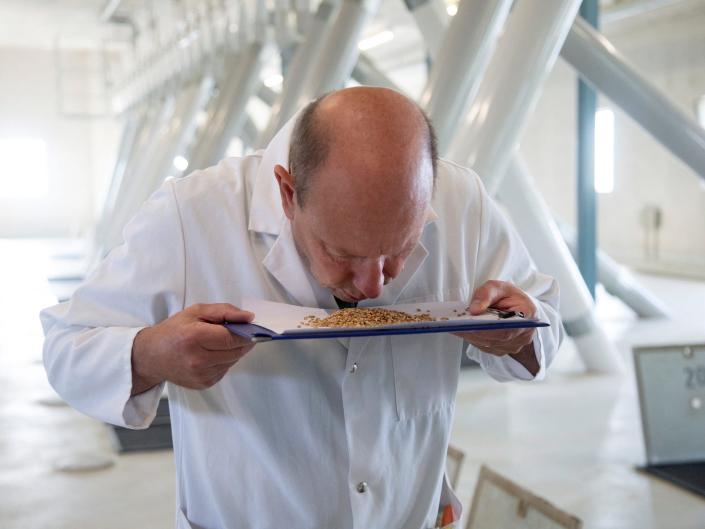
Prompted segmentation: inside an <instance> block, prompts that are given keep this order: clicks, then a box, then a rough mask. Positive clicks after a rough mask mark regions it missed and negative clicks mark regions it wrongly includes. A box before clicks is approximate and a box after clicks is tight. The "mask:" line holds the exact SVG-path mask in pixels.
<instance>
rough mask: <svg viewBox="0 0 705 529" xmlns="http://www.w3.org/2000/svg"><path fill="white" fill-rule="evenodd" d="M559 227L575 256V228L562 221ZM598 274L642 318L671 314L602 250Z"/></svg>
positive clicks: (600, 279)
mask: <svg viewBox="0 0 705 529" xmlns="http://www.w3.org/2000/svg"><path fill="white" fill-rule="evenodd" d="M558 228H559V229H560V231H561V234H562V235H563V239H564V240H565V242H566V244H567V245H568V248H569V249H570V252H571V253H572V254H573V257H575V255H576V236H575V229H574V228H573V227H572V226H568V225H567V224H565V223H560V222H559V223H558ZM597 276H598V280H599V281H600V283H602V286H604V287H605V290H607V292H609V293H610V294H612V295H613V296H616V297H618V298H619V299H621V300H622V302H624V304H625V305H627V306H628V307H629V308H630V309H632V310H633V311H634V312H635V313H636V314H637V316H639V317H640V318H666V317H668V316H669V310H668V308H667V307H666V306H665V305H664V304H663V302H662V301H661V300H659V299H658V298H657V297H656V296H655V295H654V294H652V293H651V292H649V291H648V290H647V289H646V288H645V287H643V286H642V285H640V284H639V283H638V282H637V280H636V279H635V278H634V275H633V274H632V273H631V272H630V271H629V270H628V269H627V268H626V267H625V266H622V265H620V264H619V263H617V262H616V261H615V260H614V259H612V258H611V257H610V256H609V255H607V254H606V253H605V252H603V251H602V250H598V251H597Z"/></svg>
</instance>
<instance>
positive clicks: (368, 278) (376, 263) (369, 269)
mask: <svg viewBox="0 0 705 529" xmlns="http://www.w3.org/2000/svg"><path fill="white" fill-rule="evenodd" d="M353 285H355V288H357V289H358V290H359V291H360V293H361V294H362V295H363V296H365V297H366V298H370V299H373V298H376V297H379V295H380V294H381V293H382V287H383V286H384V260H383V258H379V259H366V260H365V261H364V262H362V263H360V264H359V265H358V266H357V267H356V268H355V270H354V277H353Z"/></svg>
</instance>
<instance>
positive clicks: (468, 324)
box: [224, 318, 549, 343]
mask: <svg viewBox="0 0 705 529" xmlns="http://www.w3.org/2000/svg"><path fill="white" fill-rule="evenodd" d="M224 325H225V327H226V328H227V329H228V330H230V332H233V333H235V334H238V335H240V336H242V337H243V338H248V339H249V340H250V341H251V342H255V343H257V342H268V341H272V340H313V339H328V338H359V337H364V336H392V335H400V334H432V333H443V332H474V331H495V330H505V329H521V328H532V327H548V326H549V324H548V323H546V322H544V321H541V320H536V319H532V318H512V319H499V320H468V321H465V322H462V323H459V322H458V321H457V320H456V321H434V322H428V323H426V322H421V323H414V324H413V326H410V325H409V324H405V325H398V326H391V325H390V326H385V327H365V328H340V329H335V328H313V329H311V328H309V329H292V330H289V331H286V332H284V333H277V332H274V331H272V330H271V329H267V328H266V327H262V326H260V325H255V324H253V323H224Z"/></svg>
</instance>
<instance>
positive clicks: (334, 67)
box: [296, 0, 379, 108]
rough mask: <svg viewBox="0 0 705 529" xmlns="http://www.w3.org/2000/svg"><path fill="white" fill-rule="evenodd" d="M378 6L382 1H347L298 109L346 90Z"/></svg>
mask: <svg viewBox="0 0 705 529" xmlns="http://www.w3.org/2000/svg"><path fill="white" fill-rule="evenodd" d="M378 5H379V0H343V3H342V5H341V6H340V10H339V11H338V14H337V16H336V18H335V22H333V25H332V27H331V29H330V31H329V32H328V33H327V34H326V37H325V38H324V39H323V40H324V43H323V49H322V50H321V54H320V55H319V56H318V60H317V61H316V65H315V68H314V70H313V72H312V74H311V77H310V78H309V79H307V80H306V81H307V82H306V84H305V86H304V89H303V90H302V91H301V95H300V96H299V100H298V103H297V105H296V108H301V107H303V106H305V105H306V104H307V103H308V102H309V101H311V100H312V99H314V98H316V97H318V96H320V95H321V94H324V93H325V92H329V91H331V90H334V89H337V88H342V87H343V85H344V84H345V81H347V80H348V78H349V77H350V74H351V73H352V70H353V68H354V67H355V63H356V62H357V57H358V55H359V49H358V43H359V41H360V37H361V35H362V31H363V30H364V28H365V25H366V24H367V22H368V20H369V19H370V18H372V16H373V15H374V13H375V12H376V11H377V7H378Z"/></svg>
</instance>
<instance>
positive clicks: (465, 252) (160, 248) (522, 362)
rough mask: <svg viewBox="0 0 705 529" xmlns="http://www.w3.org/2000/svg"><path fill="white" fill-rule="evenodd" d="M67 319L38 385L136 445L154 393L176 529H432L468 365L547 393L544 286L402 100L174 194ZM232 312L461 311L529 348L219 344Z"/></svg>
mask: <svg viewBox="0 0 705 529" xmlns="http://www.w3.org/2000/svg"><path fill="white" fill-rule="evenodd" d="M124 235H125V244H124V245H123V246H121V247H118V248H117V249H115V250H114V251H113V252H112V253H111V254H110V255H109V256H108V257H107V259H106V260H105V261H104V262H103V263H102V265H101V266H100V267H99V268H98V270H97V271H96V272H95V273H94V274H93V275H92V276H91V277H90V278H89V279H88V280H87V281H86V283H85V284H84V285H83V286H81V287H80V288H79V289H78V290H77V291H76V293H75V294H74V296H73V298H72V300H71V302H70V303H68V304H63V305H58V306H56V307H52V308H50V309H47V310H45V311H44V312H43V314H42V320H43V324H44V328H45V332H46V335H47V339H46V344H45V365H46V369H47V373H48V375H49V379H50V381H51V383H52V384H53V386H54V387H55V388H56V389H57V391H58V392H59V393H60V394H61V395H62V396H63V398H64V399H66V401H67V402H69V403H70V404H71V405H73V406H74V407H76V408H77V409H79V410H81V411H83V412H84V413H87V414H88V415H91V416H93V417H96V418H98V419H100V420H104V421H108V422H111V423H113V424H118V425H122V426H127V427H130V428H145V427H147V426H148V425H149V424H150V422H151V421H152V419H153V417H154V414H155V408H156V405H157V402H158V399H159V396H160V394H161V392H162V389H163V387H164V385H165V384H167V387H168V392H169V402H170V410H171V418H172V431H173V438H174V451H175V459H176V466H177V527H180V528H185V527H194V528H229V527H233V528H234V527H255V526H259V527H297V528H298V527H336V528H369V527H399V528H401V527H405V528H406V527H414V528H422V527H423V528H426V527H433V526H434V524H435V520H436V516H437V513H438V509H439V507H443V506H445V505H448V504H450V505H452V506H453V508H454V510H455V514H456V516H459V514H460V513H459V504H458V503H457V500H456V499H455V498H454V496H453V494H452V491H451V490H450V489H449V487H448V486H447V483H446V481H445V480H444V479H443V476H444V471H443V468H444V462H445V453H446V449H447V445H448V438H449V431H450V426H451V422H452V417H453V409H454V408H453V407H454V397H455V392H456V386H457V379H458V367H459V364H460V355H461V354H462V353H463V352H464V351H465V352H467V353H468V354H469V355H470V356H472V357H473V358H474V359H476V360H477V361H478V362H479V363H480V365H481V366H482V368H483V369H484V370H485V371H487V372H488V373H489V374H490V375H491V376H493V377H494V378H496V379H498V380H502V381H503V380H513V379H523V380H530V379H533V378H540V377H542V376H543V374H544V372H545V370H546V367H547V366H548V364H549V363H550V361H551V358H552V357H553V355H554V353H555V351H556V349H557V348H558V345H559V343H560V339H561V331H560V322H559V319H558V315H557V312H556V305H557V296H558V292H557V285H556V283H555V281H554V280H553V279H551V278H549V277H547V276H544V275H541V274H539V273H538V272H537V271H536V270H535V268H534V266H533V264H532V262H531V260H530V258H529V257H528V255H527V252H526V250H525V248H524V246H523V245H522V243H521V241H520V240H519V239H518V237H517V236H516V234H515V233H514V231H513V230H512V229H511V227H510V226H509V225H508V224H507V223H506V221H505V220H504V218H503V217H502V215H500V213H499V212H498V210H497V207H496V205H495V204H494V203H493V202H492V201H491V200H490V199H489V198H488V196H487V195H486V193H485V191H484V190H483V188H482V185H481V183H480V180H479V178H478V177H477V176H476V175H475V174H474V173H473V172H472V171H470V170H468V169H465V168H462V167H459V166H457V165H455V164H452V163H449V162H446V161H443V160H437V156H436V152H435V144H434V140H433V132H432V129H431V127H430V124H429V123H427V121H426V119H425V117H424V115H423V113H422V112H421V111H420V110H419V109H418V107H417V106H416V105H415V104H414V103H413V102H412V101H410V100H409V99H407V98H406V97H404V96H402V95H401V94H398V93H396V92H394V91H391V90H386V89H381V88H351V89H346V90H341V91H338V92H334V93H332V94H330V95H328V96H325V97H323V98H321V99H319V100H317V101H315V102H313V103H312V104H311V105H309V106H308V107H307V108H306V109H304V110H303V111H302V113H301V114H300V115H299V116H298V119H297V120H296V121H294V120H292V121H291V122H290V123H289V124H288V125H286V126H285V127H284V128H283V129H282V130H281V131H280V132H279V133H278V135H277V136H276V137H275V138H274V139H273V141H272V142H271V143H270V145H269V146H268V147H267V149H266V150H265V151H264V152H259V153H256V154H254V155H252V156H247V157H244V158H239V159H235V158H230V159H226V160H224V161H222V162H221V163H220V164H218V165H217V166H216V167H212V168H210V169H207V170H205V171H199V172H196V173H194V174H193V175H191V176H189V177H187V178H184V179H181V180H171V181H168V182H166V183H165V184H164V185H163V186H162V188H161V189H160V190H159V191H157V192H156V193H155V194H154V195H153V196H152V197H151V199H150V200H149V201H148V202H147V203H146V204H145V205H144V206H143V208H142V210H141V211H140V212H139V213H138V215H137V216H136V217H135V218H134V219H133V220H132V222H131V223H130V224H129V225H128V226H127V227H126V229H125V234H124ZM244 298H259V299H267V300H272V301H278V302H286V303H293V304H300V305H303V306H318V307H323V308H328V309H334V308H337V307H338V306H346V305H349V304H355V303H357V304H359V306H361V307H366V306H374V305H387V304H393V303H401V302H407V303H409V302H422V301H442V300H447V301H450V300H468V301H472V303H471V304H470V309H471V311H472V312H473V313H475V314H479V313H482V312H483V311H484V310H485V309H486V308H487V307H489V306H495V307H499V308H503V309H512V310H520V311H523V312H525V313H528V314H530V315H532V316H536V317H539V318H541V319H544V320H546V321H549V322H550V323H551V327H548V328H543V329H539V330H533V329H522V330H513V331H504V332H500V331H493V332H480V333H469V334H465V335H462V336H461V337H457V336H453V335H449V334H433V335H423V336H422V337H418V336H414V337H409V336H394V337H386V338H385V337H375V338H355V339H348V340H345V339H337V340H303V341H300V342H299V341H297V342H285V343H283V344H282V343H280V342H273V343H267V344H260V345H257V346H256V348H254V349H253V347H252V345H251V344H250V343H245V342H244V341H243V340H242V339H241V338H239V337H237V336H235V335H233V334H230V333H229V332H228V331H227V330H226V329H225V328H224V327H223V326H222V325H221V323H222V322H224V321H234V322H242V321H249V320H251V319H252V317H253V315H252V314H251V313H249V312H247V310H246V309H247V306H244V307H243V306H242V300H243V299H244Z"/></svg>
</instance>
